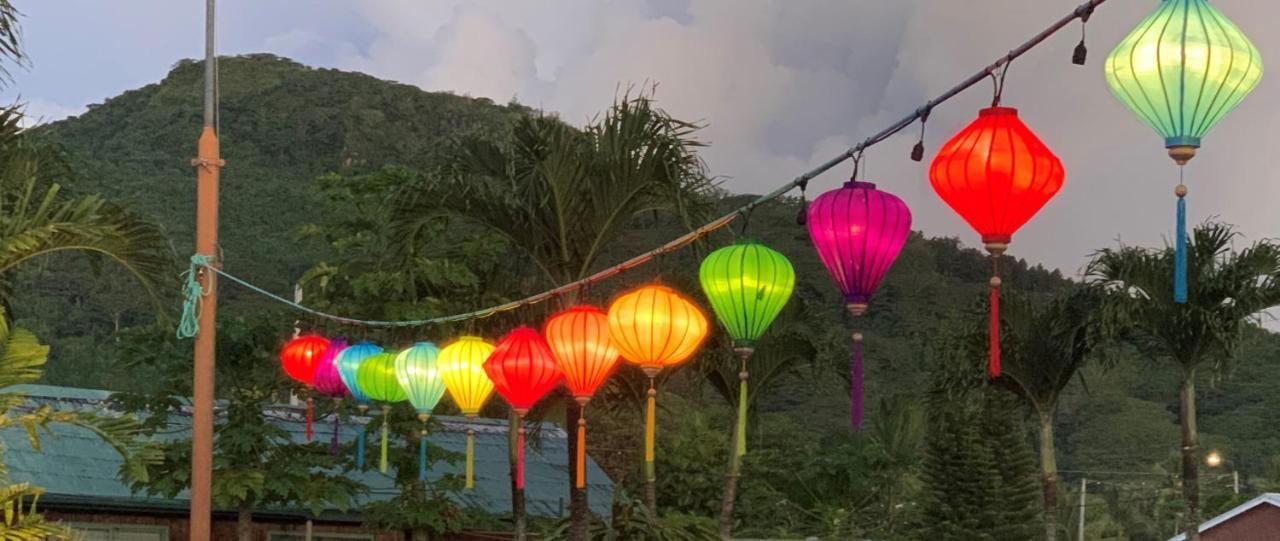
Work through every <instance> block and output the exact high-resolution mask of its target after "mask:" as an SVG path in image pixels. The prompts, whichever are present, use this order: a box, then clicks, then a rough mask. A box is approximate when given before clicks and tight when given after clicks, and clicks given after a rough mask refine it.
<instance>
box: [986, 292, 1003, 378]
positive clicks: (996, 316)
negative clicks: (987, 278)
mask: <svg viewBox="0 0 1280 541" xmlns="http://www.w3.org/2000/svg"><path fill="white" fill-rule="evenodd" d="M990 327H991V329H990V335H991V343H990V345H989V346H988V349H990V351H991V356H990V358H989V359H987V375H988V376H990V377H991V378H992V379H995V378H998V377H1000V278H999V277H996V276H993V277H992V278H991V322H990Z"/></svg>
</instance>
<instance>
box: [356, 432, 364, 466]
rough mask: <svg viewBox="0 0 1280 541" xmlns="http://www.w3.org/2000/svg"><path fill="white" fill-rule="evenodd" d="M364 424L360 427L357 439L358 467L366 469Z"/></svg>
mask: <svg viewBox="0 0 1280 541" xmlns="http://www.w3.org/2000/svg"><path fill="white" fill-rule="evenodd" d="M364 429H365V427H364V426H361V427H360V430H358V431H357V433H359V434H360V436H359V438H357V440H356V469H360V470H363V469H364Z"/></svg>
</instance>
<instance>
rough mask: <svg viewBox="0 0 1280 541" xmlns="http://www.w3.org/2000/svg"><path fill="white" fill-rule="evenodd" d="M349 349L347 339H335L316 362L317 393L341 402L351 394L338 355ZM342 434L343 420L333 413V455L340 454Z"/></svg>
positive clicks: (335, 412)
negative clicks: (340, 437) (344, 381)
mask: <svg viewBox="0 0 1280 541" xmlns="http://www.w3.org/2000/svg"><path fill="white" fill-rule="evenodd" d="M345 349H347V340H346V339H345V338H334V339H333V340H330V341H329V349H326V350H325V352H324V354H322V355H320V360H318V361H316V379H315V383H314V385H315V389H316V392H318V393H320V394H322V395H325V396H331V397H333V401H334V402H335V403H336V402H341V401H342V399H343V398H345V397H346V396H347V395H349V394H351V392H350V391H348V390H347V384H345V383H343V382H342V374H340V373H339V372H338V362H337V361H338V355H340V354H341V353H342V351H343V350H345ZM340 432H342V420H341V416H340V415H338V412H337V411H336V408H335V411H334V412H333V437H332V438H330V439H329V452H330V453H331V454H333V455H335V456H336V455H337V454H338V436H339V433H340Z"/></svg>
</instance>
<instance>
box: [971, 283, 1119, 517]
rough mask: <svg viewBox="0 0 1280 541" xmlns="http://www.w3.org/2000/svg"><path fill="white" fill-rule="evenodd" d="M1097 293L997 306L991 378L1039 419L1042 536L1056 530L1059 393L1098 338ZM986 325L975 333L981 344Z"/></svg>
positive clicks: (1019, 299) (1011, 299) (1015, 298)
mask: <svg viewBox="0 0 1280 541" xmlns="http://www.w3.org/2000/svg"><path fill="white" fill-rule="evenodd" d="M1100 304H1101V303H1100V297H1099V295H1097V293H1096V292H1095V291H1094V290H1093V289H1090V288H1075V289H1070V290H1067V291H1065V292H1062V293H1059V294H1057V295H1056V296H1054V297H1051V298H1044V299H1037V298H1034V297H1031V296H1026V295H1010V296H1008V297H1007V298H1006V299H1005V301H1004V302H1003V303H1002V306H1001V310H1002V313H1001V316H1002V317H1001V327H1002V328H1001V333H1000V343H1001V348H1002V351H1003V353H1002V354H1001V355H1002V362H1003V366H1002V368H1001V374H1000V377H999V378H997V379H996V380H995V383H996V384H997V385H999V386H1000V387H1003V388H1005V389H1008V390H1009V391H1011V392H1013V393H1014V394H1015V395H1017V396H1018V398H1020V399H1022V402H1023V403H1024V404H1026V405H1027V407H1029V408H1030V409H1031V410H1032V411H1033V412H1034V413H1035V415H1036V418H1037V419H1038V420H1039V421H1040V483H1041V488H1042V492H1043V494H1044V496H1043V503H1044V527H1045V539H1047V540H1048V541H1053V540H1054V539H1056V538H1057V535H1058V502H1057V499H1058V462H1057V457H1056V450H1055V446H1054V435H1053V425H1054V416H1055V415H1056V413H1057V408H1058V398H1059V397H1060V396H1061V395H1062V392H1063V390H1065V389H1066V388H1067V385H1068V384H1070V383H1071V381H1072V380H1073V379H1075V378H1076V376H1077V374H1078V373H1079V371H1080V368H1081V367H1082V366H1084V364H1085V362H1087V361H1088V360H1089V358H1090V355H1091V354H1093V353H1094V351H1095V350H1096V349H1099V346H1100V345H1101V343H1102V340H1101V339H1100V337H1099V325H1098V324H1097V323H1098V318H1096V317H1095V316H1094V313H1095V310H1096V309H1097V308H1098V307H1099V305H1100ZM986 336H987V335H986V330H985V329H982V330H980V331H979V332H977V333H975V335H974V337H975V338H976V340H972V341H970V343H973V342H977V343H978V344H983V345H982V346H979V348H981V347H985V344H984V342H985V340H986Z"/></svg>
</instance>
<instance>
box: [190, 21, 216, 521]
mask: <svg viewBox="0 0 1280 541" xmlns="http://www.w3.org/2000/svg"><path fill="white" fill-rule="evenodd" d="M205 16H206V21H205V25H206V28H205V97H204V100H205V103H204V129H203V130H201V132H200V141H199V142H198V143H197V151H198V152H197V154H196V156H197V158H196V159H195V160H192V162H191V164H192V165H193V166H195V168H196V251H197V252H198V253H200V254H201V255H204V256H205V257H207V258H209V261H211V262H212V264H214V265H221V261H220V260H219V257H218V255H219V254H218V252H219V250H218V174H219V172H220V171H221V168H222V166H223V161H222V159H221V157H220V156H219V151H218V135H217V133H216V132H215V131H214V124H215V122H214V99H215V98H214V84H215V77H216V72H215V70H214V62H215V60H214V54H215V53H214V39H213V37H214V24H213V23H214V0H207V1H206V12H205ZM198 279H199V280H200V286H201V288H202V290H203V295H202V297H201V299H200V300H201V307H202V308H201V310H200V314H199V326H198V329H199V332H198V333H197V334H196V340H195V362H194V369H193V375H192V385H191V390H192V393H191V394H192V396H191V401H192V415H191V519H190V532H191V540H192V541H210V526H211V524H210V522H211V520H212V505H211V504H212V492H213V487H212V485H213V383H214V382H213V368H214V344H215V343H216V340H217V327H216V321H217V314H218V282H217V275H215V274H214V273H212V272H208V271H207V270H204V269H201V270H200V271H199V276H198Z"/></svg>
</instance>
